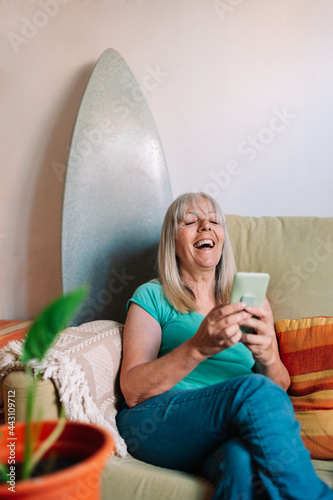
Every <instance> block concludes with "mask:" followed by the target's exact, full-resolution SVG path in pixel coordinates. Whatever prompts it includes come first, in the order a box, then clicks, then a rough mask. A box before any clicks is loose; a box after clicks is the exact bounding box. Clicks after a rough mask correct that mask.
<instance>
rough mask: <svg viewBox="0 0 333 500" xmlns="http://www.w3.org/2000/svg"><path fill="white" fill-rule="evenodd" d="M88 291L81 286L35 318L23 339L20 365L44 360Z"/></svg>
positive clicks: (85, 287) (60, 298)
mask: <svg viewBox="0 0 333 500" xmlns="http://www.w3.org/2000/svg"><path fill="white" fill-rule="evenodd" d="M88 290H89V289H88V287H87V286H83V287H81V288H78V289H77V290H74V291H73V292H69V293H68V294H66V295H64V296H62V297H59V298H58V299H56V300H55V301H54V302H52V303H51V304H50V305H48V306H47V307H46V308H45V309H44V310H43V311H42V312H41V313H40V314H39V315H38V316H37V318H36V319H35V321H34V323H33V324H32V326H31V328H30V330H29V332H28V333H27V336H26V338H25V341H24V344H23V348H22V356H21V358H20V361H21V363H23V364H26V363H28V361H30V360H31V359H38V360H42V359H43V358H44V356H45V354H46V353H47V351H48V349H49V348H50V347H51V345H52V344H53V342H54V341H55V339H56V337H57V335H58V334H59V333H60V332H61V331H62V330H64V329H65V328H66V326H67V324H68V323H69V321H70V319H71V318H72V317H73V316H74V313H75V311H76V309H77V308H78V306H79V305H80V304H81V302H82V301H83V300H84V299H85V298H86V296H87V294H88Z"/></svg>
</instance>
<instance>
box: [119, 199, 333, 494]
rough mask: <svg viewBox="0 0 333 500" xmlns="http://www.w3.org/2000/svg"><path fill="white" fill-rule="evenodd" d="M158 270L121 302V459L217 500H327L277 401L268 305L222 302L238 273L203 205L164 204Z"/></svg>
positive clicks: (213, 212) (216, 218)
mask: <svg viewBox="0 0 333 500" xmlns="http://www.w3.org/2000/svg"><path fill="white" fill-rule="evenodd" d="M158 264H159V279H158V280H153V281H151V282H149V283H146V284H144V285H142V286H140V287H139V288H138V289H137V290H136V292H135V293H134V295H133V297H132V298H131V300H130V301H129V305H128V314H127V319H126V323H125V329H124V346H123V362H122V368H121V378H120V382H121V388H122V391H123V394H124V397H125V401H126V404H124V406H123V408H122V410H121V411H120V412H119V414H118V416H117V425H118V428H119V431H120V433H121V434H122V436H123V437H124V439H125V441H126V443H127V446H128V449H129V452H130V453H131V454H132V455H133V456H134V457H136V458H138V459H140V460H143V461H146V462H149V463H151V464H155V465H159V466H162V467H168V468H172V469H178V470H183V471H187V472H191V473H194V474H201V475H203V476H205V477H207V478H209V479H210V480H211V481H212V482H213V483H214V484H215V486H216V493H215V495H214V499H220V498H225V499H229V500H230V499H244V500H245V499H254V498H260V499H264V498H265V499H267V498H272V499H299V500H304V499H308V498H311V499H313V500H314V499H331V500H332V498H333V494H332V492H331V490H329V488H328V486H327V485H325V484H324V483H323V482H322V481H321V480H320V479H319V478H318V477H317V476H316V474H315V471H314V469H313V467H312V465H311V461H310V459H309V453H308V452H307V450H306V449H305V448H304V446H303V444H302V441H301V438H300V433H299V424H298V423H297V422H296V421H295V418H294V413H293V409H292V406H291V404H290V401H289V398H288V396H287V395H286V392H285V391H286V389H287V388H288V386H289V383H290V380H289V375H288V372H287V370H286V368H285V367H284V365H283V364H282V361H281V359H280V356H279V351H278V345H277V341H276V336H275V331H274V323H273V316H272V312H271V309H270V306H269V303H268V301H267V300H266V301H265V303H264V306H263V307H246V305H245V304H243V303H236V304H229V299H230V293H231V288H232V283H233V279H234V275H235V263H234V258H233V254H232V249H231V244H230V240H229V237H228V232H227V226H226V221H225V218H224V215H223V213H222V211H221V209H220V207H219V206H218V205H217V203H216V202H215V201H214V200H213V199H212V198H211V197H210V196H208V195H207V194H205V193H188V194H184V195H181V196H179V197H178V198H177V199H176V200H175V201H174V202H173V203H172V204H171V206H170V207H169V209H168V211H167V214H166V216H165V219H164V223H163V227H162V232H161V240H160V247H159V263H158ZM240 326H246V327H250V328H253V329H254V330H255V332H256V333H246V334H244V333H242V332H241V329H240ZM310 492H311V493H310Z"/></svg>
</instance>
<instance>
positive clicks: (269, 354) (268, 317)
mask: <svg viewBox="0 0 333 500" xmlns="http://www.w3.org/2000/svg"><path fill="white" fill-rule="evenodd" d="M245 310H246V311H247V312H248V313H250V314H251V316H250V317H248V318H246V319H245V320H244V321H242V322H241V325H242V326H246V327H249V328H253V329H254V330H255V332H256V333H244V334H243V335H242V339H241V341H242V342H243V344H244V345H246V347H247V348H248V349H250V351H251V352H252V355H253V359H254V360H255V361H256V362H257V363H260V364H261V365H263V366H269V365H271V364H273V363H274V362H275V360H276V355H278V353H277V352H276V348H277V345H276V336H275V330H274V320H273V314H272V310H271V307H270V305H269V302H268V300H267V299H265V302H264V305H263V307H255V306H251V307H250V306H249V307H246V309H245ZM278 357H279V355H278Z"/></svg>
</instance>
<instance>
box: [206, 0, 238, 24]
mask: <svg viewBox="0 0 333 500" xmlns="http://www.w3.org/2000/svg"><path fill="white" fill-rule="evenodd" d="M243 1H244V0H225V1H222V0H214V1H213V7H214V9H215V12H216V13H217V15H218V16H219V18H220V20H221V21H224V20H225V16H226V15H228V14H230V12H233V11H234V10H235V9H236V8H237V7H239V5H241V4H242V3H243Z"/></svg>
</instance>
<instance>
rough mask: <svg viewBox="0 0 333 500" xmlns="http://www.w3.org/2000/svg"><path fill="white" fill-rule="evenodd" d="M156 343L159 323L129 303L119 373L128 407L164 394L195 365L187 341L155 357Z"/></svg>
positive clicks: (159, 340)
mask: <svg viewBox="0 0 333 500" xmlns="http://www.w3.org/2000/svg"><path fill="white" fill-rule="evenodd" d="M160 344H161V327H160V325H159V323H158V322H157V321H156V319H154V318H153V317H152V316H151V315H150V314H149V313H147V311H145V310H144V309H143V308H142V307H140V306H139V305H137V304H135V303H132V304H131V306H130V308H129V311H128V315H127V319H126V323H125V328H124V339H123V360H122V366H121V372H120V385H121V390H122V393H123V395H124V397H125V400H126V403H127V404H128V406H129V407H132V406H135V405H137V404H138V403H141V402H142V401H145V400H146V399H148V398H151V397H153V396H157V395H158V394H162V393H163V392H165V391H168V390H169V389H171V388H172V387H173V386H174V385H176V384H177V383H178V382H179V381H180V380H181V379H182V378H184V377H185V376H186V375H188V373H190V372H191V371H192V370H193V369H194V368H195V367H196V366H197V364H198V361H197V360H196V359H195V357H194V356H193V354H194V353H193V349H192V347H191V344H190V343H189V342H184V343H183V344H182V345H180V346H179V347H177V348H175V349H173V351H171V352H170V353H168V354H166V355H165V356H163V357H161V358H157V356H158V352H159V349H160Z"/></svg>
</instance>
